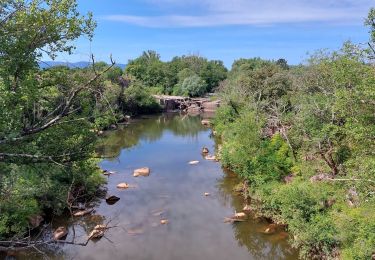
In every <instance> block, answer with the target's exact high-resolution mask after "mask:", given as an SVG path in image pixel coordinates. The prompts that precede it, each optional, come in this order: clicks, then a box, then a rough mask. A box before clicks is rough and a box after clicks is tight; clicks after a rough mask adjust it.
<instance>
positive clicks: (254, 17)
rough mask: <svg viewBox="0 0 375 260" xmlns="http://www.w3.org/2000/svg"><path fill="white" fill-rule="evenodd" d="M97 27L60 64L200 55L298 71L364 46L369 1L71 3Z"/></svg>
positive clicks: (82, 0)
mask: <svg viewBox="0 0 375 260" xmlns="http://www.w3.org/2000/svg"><path fill="white" fill-rule="evenodd" d="M78 4H79V9H80V10H81V12H82V13H86V12H88V11H92V12H93V14H94V18H95V19H96V20H97V22H98V27H97V29H96V33H95V38H94V40H93V42H91V43H90V42H89V41H88V40H87V39H83V38H82V39H79V40H78V41H77V44H76V45H77V50H76V51H75V53H74V55H72V56H68V55H60V56H59V57H58V59H57V60H60V61H88V60H89V56H90V53H93V54H94V55H95V56H96V59H97V60H105V61H108V57H109V56H110V54H112V55H113V57H114V59H115V60H116V61H117V62H119V63H127V61H128V60H129V59H132V58H135V57H137V56H139V55H140V54H141V53H142V51H144V50H156V51H157V52H158V53H160V54H161V57H162V59H163V60H169V59H171V58H172V57H174V56H179V55H183V54H199V55H201V56H204V57H207V58H209V59H220V60H223V61H224V63H225V65H226V66H228V67H230V66H231V64H232V63H233V61H234V60H235V59H238V58H240V57H245V58H250V57H261V58H266V59H278V58H285V59H287V60H288V61H289V63H291V64H298V63H300V62H303V61H304V60H305V59H306V58H307V53H308V52H310V53H311V52H313V51H314V50H317V49H322V48H328V49H337V48H339V47H340V46H341V44H342V43H343V42H344V41H346V40H352V41H353V42H361V43H363V42H366V41H367V40H368V30H367V28H365V27H364V26H363V21H364V18H365V17H366V15H367V12H368V10H369V8H370V7H375V1H374V0H138V1H137V0H106V1H103V0H78Z"/></svg>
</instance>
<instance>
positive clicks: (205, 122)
mask: <svg viewBox="0 0 375 260" xmlns="http://www.w3.org/2000/svg"><path fill="white" fill-rule="evenodd" d="M202 125H204V126H210V125H211V122H210V120H207V119H203V120H202Z"/></svg>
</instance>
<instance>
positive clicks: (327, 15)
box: [104, 0, 375, 27]
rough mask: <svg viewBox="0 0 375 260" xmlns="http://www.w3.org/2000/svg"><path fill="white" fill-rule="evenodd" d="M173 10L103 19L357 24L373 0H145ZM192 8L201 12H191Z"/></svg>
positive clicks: (149, 23) (173, 23)
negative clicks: (166, 12)
mask: <svg viewBox="0 0 375 260" xmlns="http://www.w3.org/2000/svg"><path fill="white" fill-rule="evenodd" d="M145 1H147V2H148V3H149V4H151V5H155V6H157V7H158V8H159V9H162V10H163V9H164V10H166V9H168V10H173V12H174V14H169V13H170V12H168V14H162V15H158V16H137V15H122V14H116V15H109V16H105V17H104V19H105V20H110V21H118V22H126V23H129V24H134V25H138V26H144V27H210V26H222V25H272V24H278V23H304V22H325V23H327V22H328V23H345V24H359V23H362V22H363V19H364V17H365V15H366V13H367V11H368V9H369V8H370V7H371V6H375V3H374V2H373V0H310V1H308V0H268V1H266V0H263V1H262V0H186V1H184V0H145ZM194 10H197V11H199V13H204V15H191V13H194Z"/></svg>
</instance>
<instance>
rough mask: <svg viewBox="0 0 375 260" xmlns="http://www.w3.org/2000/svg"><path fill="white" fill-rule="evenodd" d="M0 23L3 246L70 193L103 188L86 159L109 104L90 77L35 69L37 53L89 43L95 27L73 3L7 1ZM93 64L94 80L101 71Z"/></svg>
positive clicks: (82, 73) (85, 73)
mask: <svg viewBox="0 0 375 260" xmlns="http://www.w3.org/2000/svg"><path fill="white" fill-rule="evenodd" d="M0 20H1V26H0V50H1V55H0V93H1V94H0V105H1V108H2V109H1V110H0V215H1V216H2V217H1V220H0V237H1V238H2V239H7V238H9V237H10V236H12V237H15V238H22V237H23V235H24V232H26V231H27V230H28V228H29V223H28V222H29V217H30V216H32V215H35V214H41V213H42V212H43V211H44V210H46V209H48V210H50V211H52V212H55V213H56V214H60V213H61V212H62V211H63V210H64V209H66V208H67V206H68V203H67V198H68V194H69V192H73V193H75V195H77V196H79V197H81V198H82V199H85V198H88V197H90V196H92V195H94V194H95V192H96V190H97V188H98V186H99V185H100V184H102V183H103V178H102V176H101V175H100V173H99V171H98V169H97V168H96V163H97V162H96V161H93V160H92V159H91V158H92V157H93V155H94V147H95V141H96V135H95V134H94V133H93V131H92V130H93V129H94V128H95V121H96V120H98V118H100V117H101V116H102V113H101V112H103V111H105V110H107V108H106V107H105V106H106V105H105V104H107V101H106V100H105V98H104V97H103V94H104V90H103V88H104V86H103V85H104V81H103V79H101V78H100V77H99V76H97V74H96V73H94V72H93V71H91V70H88V69H84V70H78V69H77V70H76V69H75V70H71V69H68V68H66V67H56V68H51V69H47V70H39V68H38V66H37V62H38V61H39V58H40V57H41V54H42V53H43V52H44V53H47V54H48V55H49V56H50V57H51V58H54V57H55V55H56V54H57V53H61V52H67V53H68V54H69V53H71V52H72V51H73V49H74V46H73V45H72V42H73V41H74V40H75V39H77V38H78V37H80V36H87V37H89V38H90V39H91V37H92V35H93V29H94V27H95V22H94V21H93V20H92V18H91V14H88V15H87V16H86V17H85V16H81V15H80V14H79V12H78V9H77V3H76V1H74V0H66V1H54V0H53V1H39V0H33V1H18V0H17V1H12V0H6V1H2V2H1V4H0ZM97 65H98V66H97V67H98V68H99V67H100V66H101V69H100V71H97V73H100V72H101V70H102V69H103V70H106V69H107V66H106V65H105V64H97ZM107 94H109V93H107ZM108 97H109V95H108ZM78 191H79V193H80V194H77V192H78Z"/></svg>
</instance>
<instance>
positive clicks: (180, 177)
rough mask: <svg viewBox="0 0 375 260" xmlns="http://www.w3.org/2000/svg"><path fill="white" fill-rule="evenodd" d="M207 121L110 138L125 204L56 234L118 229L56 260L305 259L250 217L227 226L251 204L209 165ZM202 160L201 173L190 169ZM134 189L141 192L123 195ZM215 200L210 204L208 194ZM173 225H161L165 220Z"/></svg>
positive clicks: (232, 178) (173, 119) (167, 123)
mask: <svg viewBox="0 0 375 260" xmlns="http://www.w3.org/2000/svg"><path fill="white" fill-rule="evenodd" d="M201 119H202V118H201V116H199V115H198V116H184V115H179V114H163V115H157V116H149V117H145V118H140V119H137V120H135V121H134V122H132V123H131V124H129V125H126V126H123V127H122V128H121V129H118V130H116V131H112V132H108V133H106V134H105V135H104V137H103V139H102V140H101V142H100V144H99V145H98V148H97V152H98V153H99V154H101V155H104V156H114V159H110V160H104V161H102V162H101V164H100V166H101V167H102V168H104V169H107V170H111V171H116V172H117V173H115V174H113V175H111V176H110V177H108V183H107V188H108V194H109V195H116V196H118V197H119V198H120V200H119V201H118V202H117V203H116V204H114V205H108V204H107V203H106V202H105V201H104V200H101V201H100V202H99V203H98V204H97V205H96V206H95V211H94V212H93V213H92V215H88V216H86V217H82V218H76V219H74V221H70V220H69V219H68V218H66V217H65V218H64V217H61V218H56V219H55V220H54V221H53V223H52V226H53V228H56V227H58V226H61V225H63V226H68V228H69V234H68V237H67V240H69V239H72V236H73V234H75V235H76V241H79V242H80V241H82V240H85V239H86V238H87V236H88V234H89V233H90V232H91V230H92V229H93V228H94V227H95V225H97V224H102V223H107V222H108V221H110V225H113V226H116V227H115V228H113V229H110V230H109V231H108V232H107V233H106V237H105V238H102V239H100V240H97V241H90V242H89V243H88V244H87V246H85V247H77V246H71V245H64V246H58V247H54V248H50V251H49V252H50V253H48V258H53V259H113V260H115V259H131V260H159V259H160V260H174V259H179V260H191V259H204V260H227V259H236V260H242V259H243V260H249V259H288V260H289V259H297V255H298V254H297V253H298V252H296V251H295V250H292V249H291V247H290V246H289V245H288V243H287V234H286V233H285V232H277V233H275V234H272V235H265V234H263V233H262V231H264V230H265V228H266V227H267V225H269V223H267V221H265V220H263V219H257V218H255V217H252V216H250V217H249V220H248V221H246V222H240V223H232V224H230V223H224V218H225V217H228V216H231V215H233V214H234V212H235V211H237V212H238V211H242V208H243V206H244V201H243V198H242V197H241V196H239V195H238V194H237V193H235V192H234V191H233V188H234V187H235V185H236V184H238V183H239V182H240V180H239V178H238V177H237V176H236V175H235V174H233V173H231V172H228V171H225V170H223V169H222V168H221V166H220V163H217V162H212V161H206V160H204V158H203V157H202V155H201V149H202V147H207V148H208V149H209V150H210V152H211V153H214V150H215V146H216V144H215V141H214V139H213V138H212V137H211V130H210V129H208V128H206V127H204V126H202V124H201ZM191 160H199V161H200V163H199V164H198V165H189V164H188V162H189V161H191ZM143 166H147V167H150V168H151V175H150V176H148V177H138V178H135V177H133V176H132V171H133V170H134V169H136V168H139V167H143ZM121 182H127V183H129V184H131V185H133V187H134V188H130V189H127V190H118V189H117V188H116V185H117V184H118V183H121ZM206 192H207V193H210V196H204V194H205V193H206ZM163 219H166V220H168V224H165V225H163V224H161V220H163ZM18 258H19V259H40V255H35V254H26V255H19V257H18Z"/></svg>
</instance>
